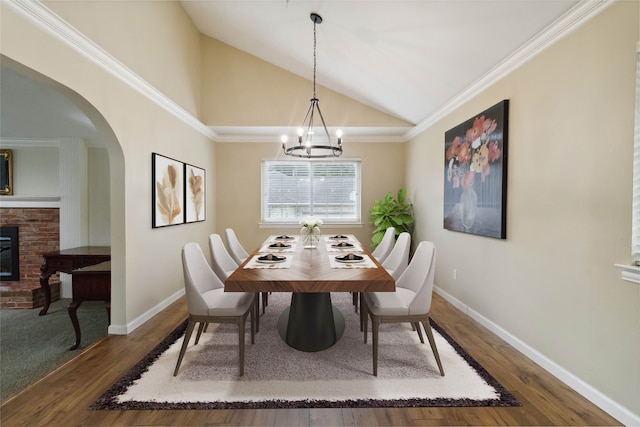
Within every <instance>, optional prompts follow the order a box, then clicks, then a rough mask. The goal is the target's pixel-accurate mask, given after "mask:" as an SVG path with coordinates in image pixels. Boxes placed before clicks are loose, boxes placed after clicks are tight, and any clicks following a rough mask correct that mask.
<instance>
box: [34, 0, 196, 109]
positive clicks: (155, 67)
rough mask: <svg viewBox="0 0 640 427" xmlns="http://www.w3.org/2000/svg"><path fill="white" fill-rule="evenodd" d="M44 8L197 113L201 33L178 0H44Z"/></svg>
mask: <svg viewBox="0 0 640 427" xmlns="http://www.w3.org/2000/svg"><path fill="white" fill-rule="evenodd" d="M43 3H44V5H45V6H47V7H48V8H49V9H51V10H52V11H53V12H54V13H56V14H57V15H59V16H60V17H62V18H63V19H64V20H65V21H67V22H69V23H70V24H71V25H72V26H73V27H75V28H76V29H78V30H79V31H80V32H81V33H82V34H83V35H84V36H86V37H88V38H89V39H91V40H92V41H93V42H94V43H96V44H98V45H99V46H100V47H101V48H102V49H104V50H106V51H107V52H109V53H110V54H111V55H113V56H114V57H116V58H117V59H118V61H120V62H121V63H122V64H124V65H125V66H126V67H128V68H129V69H131V70H132V71H133V72H135V73H136V74H138V75H139V76H140V77H142V78H143V79H145V80H146V81H147V82H149V83H150V84H151V85H152V86H154V87H155V88H156V89H158V90H159V91H160V92H162V93H163V94H164V95H166V96H167V97H169V98H170V99H171V100H172V101H173V102H176V103H177V104H179V105H180V106H181V107H182V108H184V109H185V110H187V111H188V112H189V113H191V114H193V115H194V116H196V117H198V110H199V107H200V94H201V90H200V80H201V79H200V69H201V67H200V58H201V51H200V32H199V31H198V30H197V28H196V27H195V26H194V25H193V23H192V22H191V19H190V18H189V16H188V15H187V13H186V12H185V11H184V9H183V8H182V5H181V4H180V3H179V2H175V1H73V0H65V1H45V2H43Z"/></svg>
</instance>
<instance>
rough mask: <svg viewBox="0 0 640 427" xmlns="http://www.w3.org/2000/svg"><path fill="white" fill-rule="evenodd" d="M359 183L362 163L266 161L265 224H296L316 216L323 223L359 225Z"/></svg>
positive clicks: (263, 168) (263, 187) (264, 172)
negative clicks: (308, 217)
mask: <svg viewBox="0 0 640 427" xmlns="http://www.w3.org/2000/svg"><path fill="white" fill-rule="evenodd" d="M360 180H361V176H360V161H359V160H333V161H315V160H310V161H299V160H289V161H284V160H274V161H269V160H265V161H263V162H262V222H265V223H296V224H297V223H298V221H299V220H300V219H301V218H303V217H305V216H308V215H314V216H316V217H318V218H320V219H322V221H323V222H324V223H334V224H335V223H359V222H360Z"/></svg>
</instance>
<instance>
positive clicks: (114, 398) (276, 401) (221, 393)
mask: <svg viewBox="0 0 640 427" xmlns="http://www.w3.org/2000/svg"><path fill="white" fill-rule="evenodd" d="M290 298H291V295H290V294H287V293H280V294H277V293H274V294H272V295H270V296H269V305H268V307H267V310H266V313H265V314H264V315H262V316H261V317H260V332H259V333H258V334H256V342H255V344H253V345H251V344H250V337H249V336H248V334H247V337H246V343H247V344H246V346H245V374H244V376H243V377H240V376H238V353H237V352H238V344H237V340H238V338H237V337H238V335H237V327H236V326H235V325H232V324H225V325H213V324H211V325H209V327H208V331H207V332H206V333H204V334H203V335H202V337H201V339H200V342H199V343H198V345H197V346H196V345H193V342H194V341H195V335H196V334H195V333H194V334H193V336H192V338H191V342H190V344H189V347H188V349H187V352H186V354H185V357H184V360H183V362H182V365H181V367H180V371H179V373H178V375H177V376H176V377H174V376H173V371H174V369H175V365H176V361H177V358H178V354H179V352H180V346H181V345H182V341H183V339H182V337H183V335H184V330H185V329H186V321H185V323H183V324H182V325H180V326H179V327H178V328H177V329H176V330H175V331H173V332H172V333H171V334H170V335H169V336H168V337H167V338H166V339H165V340H164V341H163V342H162V343H160V344H159V345H158V346H157V347H156V348H155V349H154V350H153V351H152V352H151V353H149V354H148V355H147V356H146V357H145V358H143V359H142V360H141V361H140V362H139V363H138V364H137V365H136V366H135V367H134V368H133V369H131V371H130V372H128V373H127V374H126V375H125V376H124V377H122V378H121V379H120V380H118V381H117V382H116V383H115V384H114V385H113V386H112V387H111V388H110V389H109V390H107V391H106V392H105V393H104V394H103V395H102V396H101V397H100V398H99V399H98V400H97V401H96V402H95V403H94V404H93V405H92V406H91V409H116V410H128V409H231V408H236V409H250V408H331V407H348V408H357V407H358V408H362V407H435V406H519V405H520V404H519V403H518V401H517V400H516V399H515V398H514V396H512V395H511V394H510V393H509V392H508V391H507V390H505V388H504V387H503V386H502V385H500V384H499V383H498V381H496V380H495V379H494V378H493V377H492V376H491V375H490V374H489V373H488V372H487V371H486V370H485V369H484V368H482V366H480V364H479V363H478V362H476V361H475V360H474V359H473V358H472V357H470V356H469V355H468V354H467V353H466V352H465V351H464V350H463V349H462V348H461V347H460V346H459V345H458V344H457V343H456V342H455V341H454V340H453V339H452V338H451V337H450V336H449V335H447V333H446V332H445V331H444V330H443V328H441V327H440V326H439V325H437V324H436V323H435V322H433V329H434V336H435V340H436V345H437V347H438V351H439V353H440V358H441V360H442V364H443V367H444V370H445V376H444V377H442V376H440V373H439V371H438V367H437V365H436V362H435V358H434V356H433V353H432V352H431V347H430V346H429V343H428V341H427V342H426V343H425V344H421V343H420V340H419V338H418V335H417V333H416V332H415V331H413V330H412V329H411V325H409V324H385V325H382V326H381V328H380V338H379V343H380V344H379V360H378V376H377V377H375V376H373V374H372V348H371V337H369V340H368V341H369V343H368V344H364V342H363V334H362V332H360V328H359V315H358V314H356V313H355V311H354V307H353V305H352V303H351V296H350V295H349V294H344V293H335V294H332V300H333V304H334V306H335V307H336V308H338V309H339V310H340V311H341V312H342V313H343V315H344V317H345V323H346V327H345V332H344V335H343V336H342V338H341V339H340V341H338V342H337V343H336V344H335V345H333V346H332V347H330V348H329V349H327V350H324V351H319V352H312V353H307V352H301V351H298V350H295V349H293V348H291V347H289V346H288V345H287V344H286V343H285V342H283V340H282V339H281V338H280V336H279V335H278V332H277V326H276V325H277V322H278V318H279V316H280V314H281V313H282V312H283V310H285V308H286V307H287V306H288V304H289V302H290Z"/></svg>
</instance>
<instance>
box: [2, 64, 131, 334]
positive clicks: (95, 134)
mask: <svg viewBox="0 0 640 427" xmlns="http://www.w3.org/2000/svg"><path fill="white" fill-rule="evenodd" d="M0 60H1V66H2V84H1V85H0V99H1V102H2V106H1V112H2V119H3V120H2V121H3V126H2V133H1V134H0V142H1V141H2V140H6V139H8V138H10V139H11V140H12V141H13V143H14V144H16V143H17V144H19V141H21V140H24V141H33V140H39V141H45V140H57V141H62V142H60V144H62V145H64V147H65V148H64V150H71V152H72V153H75V151H74V150H76V145H78V144H84V145H88V146H90V147H91V148H92V149H97V150H96V151H100V150H102V151H104V153H105V154H104V156H105V157H106V159H107V160H106V162H104V161H100V160H98V161H97V162H96V161H94V162H93V165H96V164H97V165H99V167H97V168H96V167H93V169H94V170H88V171H87V172H86V173H87V174H93V175H92V176H91V177H92V179H93V180H94V182H100V180H103V181H104V180H106V182H107V183H108V185H103V186H102V189H103V190H104V189H105V188H106V189H107V190H106V191H107V192H108V196H107V197H106V199H107V200H106V201H105V200H104V199H105V197H103V198H102V199H103V200H92V201H91V204H92V208H87V211H86V212H84V213H83V214H84V215H87V216H89V220H91V216H93V223H92V226H93V231H92V228H91V227H92V226H89V225H88V226H87V229H86V230H81V231H80V232H79V236H74V238H75V239H76V240H78V241H80V242H81V243H82V244H92V243H93V244H95V242H97V243H98V244H101V245H105V243H106V244H108V245H109V246H111V247H112V323H113V321H114V319H124V312H125V307H124V293H125V292H124V283H125V281H124V269H125V258H124V250H123V248H124V191H123V189H124V155H123V152H122V148H121V146H120V143H119V142H118V140H117V138H116V136H115V134H114V132H113V130H112V129H111V127H110V126H109V124H108V123H107V121H106V119H105V118H104V116H103V115H102V114H101V113H100V112H99V111H98V110H97V109H96V108H95V107H94V106H93V105H91V104H90V103H89V102H88V101H87V100H86V99H85V98H83V97H82V96H81V95H79V94H78V93H76V92H75V91H73V90H72V89H70V88H68V87H66V86H64V85H61V84H60V83H58V82H56V81H54V80H52V79H50V78H48V77H47V76H45V75H43V74H41V73H39V72H37V71H35V70H33V69H30V68H28V67H26V66H24V65H22V64H20V63H18V62H16V61H14V60H12V59H10V58H8V57H6V56H0ZM16 141H17V142H16ZM64 150H63V149H60V152H63V151H64ZM100 156H102V154H98V155H97V157H98V158H99V157H100ZM61 157H62V160H61V161H60V160H59V162H61V163H64V162H65V161H66V158H65V156H64V155H62V156H61ZM70 157H72V156H70ZM87 164H89V162H87ZM85 166H86V165H85ZM58 167H59V168H63V169H64V170H63V172H67V171H66V169H73V165H69V164H66V165H64V164H60V165H58ZM96 169H99V170H96ZM73 176H74V175H72V177H73ZM75 176H79V177H80V178H79V179H82V177H83V176H86V175H82V174H80V175H75ZM18 188H19V187H18ZM28 193H29V192H28ZM31 193H32V192H31ZM19 195H20V191H19V190H18V194H16V196H18V197H19ZM105 202H106V203H105ZM62 215H64V213H62V212H61V216H62ZM97 215H100V218H98V217H97ZM64 220H65V219H64V218H62V217H61V222H62V221H64ZM69 222H71V223H73V218H72V220H71V221H69ZM88 222H90V221H88ZM100 222H103V225H102V226H101V225H100ZM105 222H106V226H105V225H104V223H105ZM96 223H97V224H96ZM105 228H106V229H107V230H108V233H107V234H108V235H107V236H104V235H99V234H100V233H101V232H102V233H104V230H105ZM62 232H64V231H63V230H62V229H61V233H62ZM91 234H93V236H91ZM64 241H65V238H64V237H63V236H61V245H62V244H63V242H64ZM72 241H73V239H72ZM67 247H69V246H67ZM61 248H64V247H63V246H61Z"/></svg>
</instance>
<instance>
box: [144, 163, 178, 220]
mask: <svg viewBox="0 0 640 427" xmlns="http://www.w3.org/2000/svg"><path fill="white" fill-rule="evenodd" d="M151 169H152V171H151V174H152V176H153V190H152V191H153V207H152V227H153V228H157V227H165V226H168V225H176V224H182V223H184V195H183V194H184V170H185V169H184V163H182V162H179V161H177V160H174V159H171V158H169V157H165V156H162V155H160V154H157V153H152V154H151Z"/></svg>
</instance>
